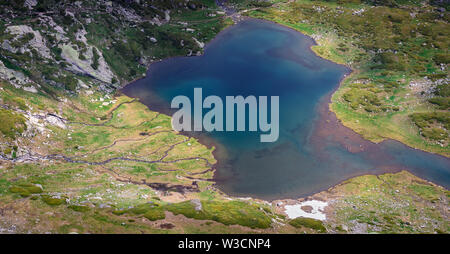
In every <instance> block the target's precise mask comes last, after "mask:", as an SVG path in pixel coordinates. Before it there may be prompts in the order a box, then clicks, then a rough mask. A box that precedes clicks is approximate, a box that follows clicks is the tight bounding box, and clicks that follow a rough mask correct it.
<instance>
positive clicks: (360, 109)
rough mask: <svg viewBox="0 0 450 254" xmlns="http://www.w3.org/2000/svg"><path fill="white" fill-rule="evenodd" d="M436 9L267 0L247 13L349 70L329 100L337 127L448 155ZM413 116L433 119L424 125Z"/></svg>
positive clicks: (443, 29)
mask: <svg viewBox="0 0 450 254" xmlns="http://www.w3.org/2000/svg"><path fill="white" fill-rule="evenodd" d="M443 7H445V6H439V5H438V4H434V3H432V4H430V3H429V2H427V1H388V2H377V1H373V2H372V1H364V2H363V1H359V0H356V1H355V0H351V1H347V0H339V1H309V0H298V1H274V4H273V5H272V6H271V7H270V8H260V9H256V10H252V11H250V12H247V15H249V16H251V17H256V18H262V19H268V20H272V21H275V22H277V23H280V24H283V25H286V26H289V27H291V28H293V29H296V30H298V31H300V32H303V33H305V34H307V35H310V36H312V37H313V38H314V39H315V40H316V41H317V43H318V45H316V46H313V47H312V49H313V51H314V52H316V53H317V54H318V55H319V56H322V57H324V58H326V59H330V60H332V61H334V62H337V63H341V64H345V65H347V66H350V67H351V68H352V69H353V73H352V74H351V75H350V76H348V77H347V78H346V79H345V80H344V81H343V82H342V84H341V86H340V88H339V89H338V90H337V91H336V92H335V93H334V95H333V97H332V103H331V105H330V108H331V110H332V111H334V112H335V113H336V115H337V116H338V118H339V119H340V120H341V121H342V122H343V124H344V125H346V126H348V127H350V128H352V129H353V130H355V131H356V132H358V133H359V134H361V135H362V136H364V137H365V138H367V139H369V140H372V141H375V142H379V141H382V140H384V139H386V138H391V139H396V140H399V141H401V142H403V143H405V144H407V145H409V146H412V147H416V148H420V149H423V150H426V151H429V152H435V153H440V154H443V155H446V156H449V146H448V143H449V135H448V134H449V131H450V130H449V128H448V124H449V119H450V118H449V117H450V112H449V111H448V100H449V97H448V96H449V95H448V88H449V85H448V68H447V67H448V63H449V51H448V49H449V44H448V42H449V37H450V36H449V31H450V30H449V25H448V18H449V14H448V11H447V10H446V9H445V8H443ZM447 7H448V6H447ZM416 113H420V115H415V114H416ZM436 114H438V115H439V116H440V117H438V118H436V117H435V116H436ZM418 118H426V119H433V124H431V125H432V127H430V126H428V125H427V126H426V127H425V126H424V125H421V124H420V122H421V121H417V120H418ZM422 122H423V121H422ZM424 128H425V129H424Z"/></svg>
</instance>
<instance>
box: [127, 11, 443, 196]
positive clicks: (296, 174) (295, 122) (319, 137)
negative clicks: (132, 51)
mask: <svg viewBox="0 0 450 254" xmlns="http://www.w3.org/2000/svg"><path fill="white" fill-rule="evenodd" d="M311 45H313V41H312V40H311V39H310V38H308V37H306V36H304V35H302V34H300V33H298V32H295V31H293V30H290V29H288V28H285V27H282V26H279V25H276V24H273V23H271V22H266V21H259V20H246V21H243V22H241V23H239V24H238V25H235V26H233V27H231V28H229V29H227V30H225V31H223V32H222V33H220V34H219V35H218V37H217V38H216V39H214V40H213V41H212V42H211V43H210V44H208V46H207V48H206V49H205V53H204V55H202V56H199V57H177V58H170V59H167V60H164V61H161V62H158V63H155V64H152V65H151V67H150V69H149V71H148V73H147V77H146V78H144V79H142V80H139V81H136V82H134V83H132V84H130V85H128V86H126V87H125V88H124V89H123V92H124V93H125V94H127V95H129V96H131V97H137V98H140V100H141V101H142V102H143V103H144V104H146V105H147V106H149V107H150V108H151V109H152V110H156V111H160V112H163V113H169V114H170V113H172V112H173V111H171V110H170V102H171V100H172V98H174V97H175V96H178V95H185V96H188V97H190V98H191V101H192V102H193V91H194V88H195V87H201V88H202V89H203V97H206V96H208V95H217V96H219V97H222V98H223V100H224V101H225V96H237V95H243V96H244V97H245V96H248V95H255V96H259V95H262V96H273V95H276V96H279V100H280V137H279V139H278V141H277V142H274V143H261V142H259V135H260V134H261V133H259V132H211V133H201V134H200V135H199V134H198V133H188V134H191V135H196V136H198V137H199V138H200V139H201V140H203V141H204V142H205V143H208V144H213V145H215V146H216V147H217V152H216V153H215V156H216V157H217V159H218V160H219V163H218V164H217V166H216V169H217V173H216V176H215V178H216V180H217V185H218V187H219V188H220V189H222V190H223V191H225V192H226V193H229V194H232V195H239V196H253V197H259V198H265V199H275V198H287V197H300V196H306V195H309V194H312V193H314V192H317V191H320V190H324V189H326V188H328V187H330V186H333V185H335V184H337V183H339V182H340V181H342V180H345V179H347V178H349V177H352V176H356V175H362V174H367V173H381V172H386V171H391V170H392V171H394V170H400V169H408V170H410V171H411V172H413V173H414V174H416V175H418V176H421V177H424V178H426V179H429V180H431V181H434V182H437V183H439V184H441V185H444V186H446V187H448V186H449V183H450V160H449V159H447V158H445V157H442V156H438V155H433V154H429V153H425V152H421V151H418V150H414V149H411V148H408V147H406V146H405V145H403V144H401V143H398V142H395V141H385V142H383V143H381V144H373V143H370V142H367V141H364V140H362V139H361V138H359V137H357V135H355V134H353V133H349V131H348V130H343V131H341V129H343V127H342V126H341V127H339V128H337V127H336V128H333V127H331V128H328V127H326V125H327V123H328V122H330V121H324V120H323V119H322V120H321V117H322V118H323V117H324V116H321V114H319V108H320V105H322V104H321V103H324V100H325V99H326V98H327V96H329V95H330V93H331V92H332V91H333V90H334V89H335V88H336V87H337V85H338V83H339V81H340V80H341V79H342V78H343V77H344V75H346V74H348V73H349V71H350V70H349V69H348V68H346V67H344V66H342V65H337V64H335V63H332V62H330V61H327V60H324V59H322V58H319V57H318V56H316V55H315V54H314V53H313V52H312V51H311V50H310V46H311ZM325 102H326V101H325ZM204 113H205V112H204ZM322 115H323V114H322ZM327 128H328V129H327ZM318 130H322V131H318ZM349 146H351V147H357V148H358V149H359V150H358V149H356V150H357V151H355V149H353V150H352V149H349ZM360 148H361V149H360Z"/></svg>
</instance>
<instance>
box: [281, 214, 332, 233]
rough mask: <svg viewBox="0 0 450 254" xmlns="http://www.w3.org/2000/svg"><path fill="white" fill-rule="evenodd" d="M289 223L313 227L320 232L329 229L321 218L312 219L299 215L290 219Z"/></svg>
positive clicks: (298, 226) (299, 226)
mask: <svg viewBox="0 0 450 254" xmlns="http://www.w3.org/2000/svg"><path fill="white" fill-rule="evenodd" d="M289 224H290V225H292V226H293V227H296V228H302V227H306V228H311V229H314V230H316V231H318V232H319V233H326V232H327V229H326V228H325V226H324V225H323V222H322V221H320V220H316V219H312V218H303V217H298V218H295V219H292V220H290V221H289Z"/></svg>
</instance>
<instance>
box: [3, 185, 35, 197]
mask: <svg viewBox="0 0 450 254" xmlns="http://www.w3.org/2000/svg"><path fill="white" fill-rule="evenodd" d="M9 191H10V192H12V193H17V194H19V195H20V196H22V197H28V196H30V195H31V194H37V193H42V188H41V187H40V186H37V185H35V184H27V183H23V184H18V185H15V186H12V187H10V188H9Z"/></svg>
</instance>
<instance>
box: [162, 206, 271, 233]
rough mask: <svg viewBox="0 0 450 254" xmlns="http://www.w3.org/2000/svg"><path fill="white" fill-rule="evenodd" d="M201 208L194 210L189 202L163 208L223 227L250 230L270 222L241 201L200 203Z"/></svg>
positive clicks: (258, 210) (261, 212)
mask: <svg viewBox="0 0 450 254" xmlns="http://www.w3.org/2000/svg"><path fill="white" fill-rule="evenodd" d="M201 204H202V208H201V209H200V210H196V209H195V205H194V204H193V203H192V202H190V201H185V202H181V203H174V204H168V205H167V206H166V207H165V208H166V209H167V210H168V211H170V212H172V213H173V214H182V215H184V216H186V217H188V218H193V219H197V220H214V221H217V222H220V223H222V224H225V225H241V226H246V227H250V228H268V227H270V225H271V223H272V221H271V217H270V216H269V215H267V214H266V213H265V212H264V211H262V209H260V208H259V207H258V206H256V205H252V204H248V203H246V202H241V201H229V202H221V201H202V202H201Z"/></svg>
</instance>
